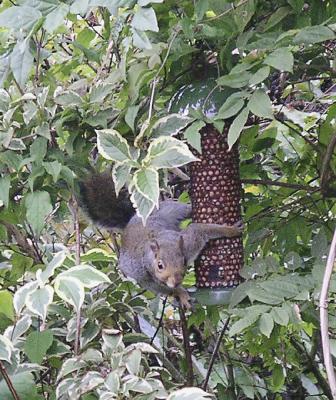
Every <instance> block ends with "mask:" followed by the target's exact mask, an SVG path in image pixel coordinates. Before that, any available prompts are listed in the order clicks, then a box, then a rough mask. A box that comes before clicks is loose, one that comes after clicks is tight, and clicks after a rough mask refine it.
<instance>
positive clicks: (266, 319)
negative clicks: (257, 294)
mask: <svg viewBox="0 0 336 400" xmlns="http://www.w3.org/2000/svg"><path fill="white" fill-rule="evenodd" d="M273 328H274V321H273V318H272V316H271V315H270V314H269V313H267V314H263V315H262V316H261V317H260V319H259V330H260V332H261V333H262V334H263V335H265V336H267V337H268V338H269V337H270V336H271V333H272V331H273Z"/></svg>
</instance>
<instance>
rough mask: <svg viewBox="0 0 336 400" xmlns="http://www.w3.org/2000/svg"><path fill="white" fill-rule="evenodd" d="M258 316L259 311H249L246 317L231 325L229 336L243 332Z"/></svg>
mask: <svg viewBox="0 0 336 400" xmlns="http://www.w3.org/2000/svg"><path fill="white" fill-rule="evenodd" d="M258 318H259V313H249V314H248V315H246V316H245V317H244V318H241V319H240V320H239V321H237V322H235V323H234V324H233V325H232V326H231V328H230V330H229V336H234V335H237V334H238V333H240V332H242V331H243V330H244V329H246V328H248V327H249V326H251V325H253V324H254V323H255V322H256V320H257V319H258Z"/></svg>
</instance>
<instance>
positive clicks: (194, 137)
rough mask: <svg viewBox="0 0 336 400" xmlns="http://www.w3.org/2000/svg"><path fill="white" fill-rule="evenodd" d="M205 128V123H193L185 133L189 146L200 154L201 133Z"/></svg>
mask: <svg viewBox="0 0 336 400" xmlns="http://www.w3.org/2000/svg"><path fill="white" fill-rule="evenodd" d="M204 126H205V122H204V121H200V120H198V121H195V122H193V123H192V124H191V125H190V126H189V127H188V128H187V129H186V130H185V131H184V137H185V138H186V140H187V142H188V144H189V145H190V146H192V147H193V148H194V149H196V150H197V151H198V152H199V153H202V146H201V133H200V130H201V129H202V128H203V127H204Z"/></svg>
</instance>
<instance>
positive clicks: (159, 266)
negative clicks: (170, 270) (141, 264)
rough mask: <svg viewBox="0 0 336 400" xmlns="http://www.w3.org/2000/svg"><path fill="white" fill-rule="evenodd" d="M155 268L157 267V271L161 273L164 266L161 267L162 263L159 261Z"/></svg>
mask: <svg viewBox="0 0 336 400" xmlns="http://www.w3.org/2000/svg"><path fill="white" fill-rule="evenodd" d="M157 267H158V270H159V271H162V270H163V268H164V265H163V262H162V261H161V260H159V261H158V264H157Z"/></svg>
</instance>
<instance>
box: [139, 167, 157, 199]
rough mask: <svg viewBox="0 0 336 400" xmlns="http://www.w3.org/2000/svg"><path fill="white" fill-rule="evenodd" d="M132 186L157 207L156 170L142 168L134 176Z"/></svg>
mask: <svg viewBox="0 0 336 400" xmlns="http://www.w3.org/2000/svg"><path fill="white" fill-rule="evenodd" d="M134 184H135V187H136V188H137V190H138V192H139V193H141V194H142V195H143V196H144V197H146V198H147V199H148V200H150V201H152V202H153V203H154V204H155V205H156V206H158V205H159V195H160V188H159V174H158V172H157V170H156V169H154V168H151V167H148V168H142V169H139V170H138V171H136V172H135V174H134Z"/></svg>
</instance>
